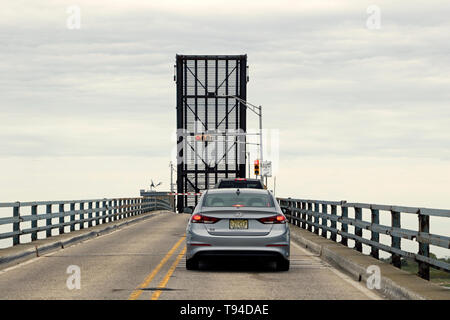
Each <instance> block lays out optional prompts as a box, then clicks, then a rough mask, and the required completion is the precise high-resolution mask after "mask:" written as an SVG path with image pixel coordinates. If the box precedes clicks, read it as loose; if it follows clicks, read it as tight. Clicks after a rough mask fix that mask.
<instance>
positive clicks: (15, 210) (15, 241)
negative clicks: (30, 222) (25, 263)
mask: <svg viewBox="0 0 450 320" xmlns="http://www.w3.org/2000/svg"><path fill="white" fill-rule="evenodd" d="M16 203H17V206H15V207H14V208H13V217H14V218H16V221H15V222H13V232H17V234H15V235H13V237H12V239H13V246H15V245H16V244H19V243H20V202H16Z"/></svg>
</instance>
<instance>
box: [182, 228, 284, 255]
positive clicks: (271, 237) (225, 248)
mask: <svg viewBox="0 0 450 320" xmlns="http://www.w3.org/2000/svg"><path fill="white" fill-rule="evenodd" d="M289 241H290V239H289V229H288V228H287V229H286V230H284V232H273V233H272V232H271V233H270V234H268V235H265V236H213V235H210V234H208V233H207V232H206V230H205V231H203V230H201V229H199V230H189V231H188V232H187V233H186V258H187V259H191V258H193V257H195V256H198V257H200V256H204V257H205V256H215V257H219V256H236V257H246V256H247V257H283V258H284V259H289V255H290V242H289Z"/></svg>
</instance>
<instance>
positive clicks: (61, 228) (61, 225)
mask: <svg viewBox="0 0 450 320" xmlns="http://www.w3.org/2000/svg"><path fill="white" fill-rule="evenodd" d="M58 213H59V214H61V216H59V234H63V233H64V223H65V221H64V220H65V219H64V218H65V217H64V215H63V213H64V203H60V204H59V211H58Z"/></svg>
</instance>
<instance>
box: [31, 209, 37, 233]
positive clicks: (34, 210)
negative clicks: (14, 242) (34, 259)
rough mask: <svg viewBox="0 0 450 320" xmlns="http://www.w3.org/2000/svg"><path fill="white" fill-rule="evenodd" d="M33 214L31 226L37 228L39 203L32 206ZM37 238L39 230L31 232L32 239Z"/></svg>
mask: <svg viewBox="0 0 450 320" xmlns="http://www.w3.org/2000/svg"><path fill="white" fill-rule="evenodd" d="M31 216H32V217H33V218H34V219H33V220H31V228H32V229H36V228H37V205H33V206H31ZM36 240H37V231H36V230H35V231H32V232H31V241H36Z"/></svg>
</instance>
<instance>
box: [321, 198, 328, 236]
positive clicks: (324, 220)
mask: <svg viewBox="0 0 450 320" xmlns="http://www.w3.org/2000/svg"><path fill="white" fill-rule="evenodd" d="M322 213H323V214H328V205H327V204H325V203H322ZM322 226H325V227H327V226H328V218H327V217H325V218H324V217H322ZM322 237H324V238H326V237H327V229H325V228H322Z"/></svg>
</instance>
